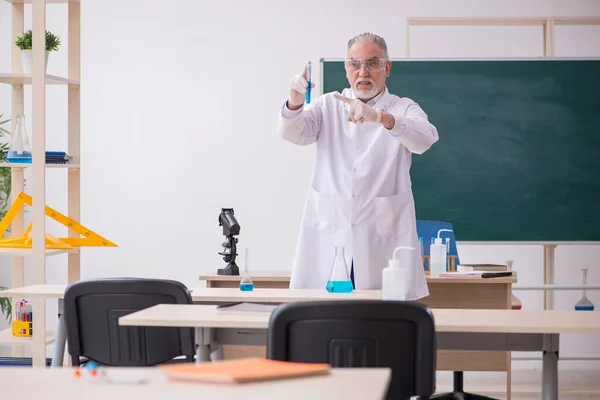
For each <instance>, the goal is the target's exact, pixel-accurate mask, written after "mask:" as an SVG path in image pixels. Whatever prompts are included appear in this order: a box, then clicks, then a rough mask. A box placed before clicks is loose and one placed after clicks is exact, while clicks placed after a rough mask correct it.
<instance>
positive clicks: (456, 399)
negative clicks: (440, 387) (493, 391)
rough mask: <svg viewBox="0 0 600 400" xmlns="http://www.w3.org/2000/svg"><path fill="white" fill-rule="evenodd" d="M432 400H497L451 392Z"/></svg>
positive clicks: (437, 395)
mask: <svg viewBox="0 0 600 400" xmlns="http://www.w3.org/2000/svg"><path fill="white" fill-rule="evenodd" d="M429 398H430V399H431V400H433V399H439V400H496V399H494V398H492V397H487V396H482V395H479V394H473V393H465V392H451V393H443V394H436V395H435V396H431V397H429Z"/></svg>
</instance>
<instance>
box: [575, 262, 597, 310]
mask: <svg viewBox="0 0 600 400" xmlns="http://www.w3.org/2000/svg"><path fill="white" fill-rule="evenodd" d="M587 271H588V270H587V268H582V269H581V272H583V286H586V285H587ZM575 311H594V303H592V302H591V301H590V299H588V298H587V293H586V291H585V289H583V297H581V299H580V300H579V301H578V302H577V304H575Z"/></svg>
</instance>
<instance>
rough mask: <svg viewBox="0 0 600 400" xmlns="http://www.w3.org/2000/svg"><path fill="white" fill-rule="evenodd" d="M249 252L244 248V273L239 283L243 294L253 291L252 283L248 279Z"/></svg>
mask: <svg viewBox="0 0 600 400" xmlns="http://www.w3.org/2000/svg"><path fill="white" fill-rule="evenodd" d="M249 253H250V250H249V249H248V248H246V250H245V253H244V254H245V259H244V272H243V273H242V280H241V281H240V290H241V291H243V292H251V291H253V290H254V282H252V279H250V254H249Z"/></svg>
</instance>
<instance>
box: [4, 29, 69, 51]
mask: <svg viewBox="0 0 600 400" xmlns="http://www.w3.org/2000/svg"><path fill="white" fill-rule="evenodd" d="M15 44H16V45H17V47H18V48H19V49H21V50H31V49H32V48H33V32H32V31H31V29H29V30H28V31H27V32H25V33H23V35H22V36H19V37H17V40H16V41H15ZM60 45H61V43H60V38H59V37H58V36H56V35H55V34H53V33H52V32H50V31H46V51H57V50H58V48H59V47H60Z"/></svg>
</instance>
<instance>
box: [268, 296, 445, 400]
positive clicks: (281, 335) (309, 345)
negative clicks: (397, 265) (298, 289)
mask: <svg viewBox="0 0 600 400" xmlns="http://www.w3.org/2000/svg"><path fill="white" fill-rule="evenodd" d="M435 353H436V343H435V325H434V321H433V315H432V314H431V312H430V310H429V308H427V307H426V306H424V305H422V304H420V303H415V302H401V301H375V300H373V301H371V300H344V301H338V300H336V301H316V302H298V303H288V304H282V305H280V306H279V307H277V308H276V309H275V311H273V314H272V316H271V320H270V322H269V331H268V336H267V358H269V359H273V360H281V361H293V362H306V363H329V364H330V365H331V366H332V367H388V368H391V370H392V379H391V383H390V386H389V388H388V393H387V398H388V399H408V398H410V397H411V396H424V397H427V396H431V395H432V394H433V393H434V392H435V367H436V364H435Z"/></svg>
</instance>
